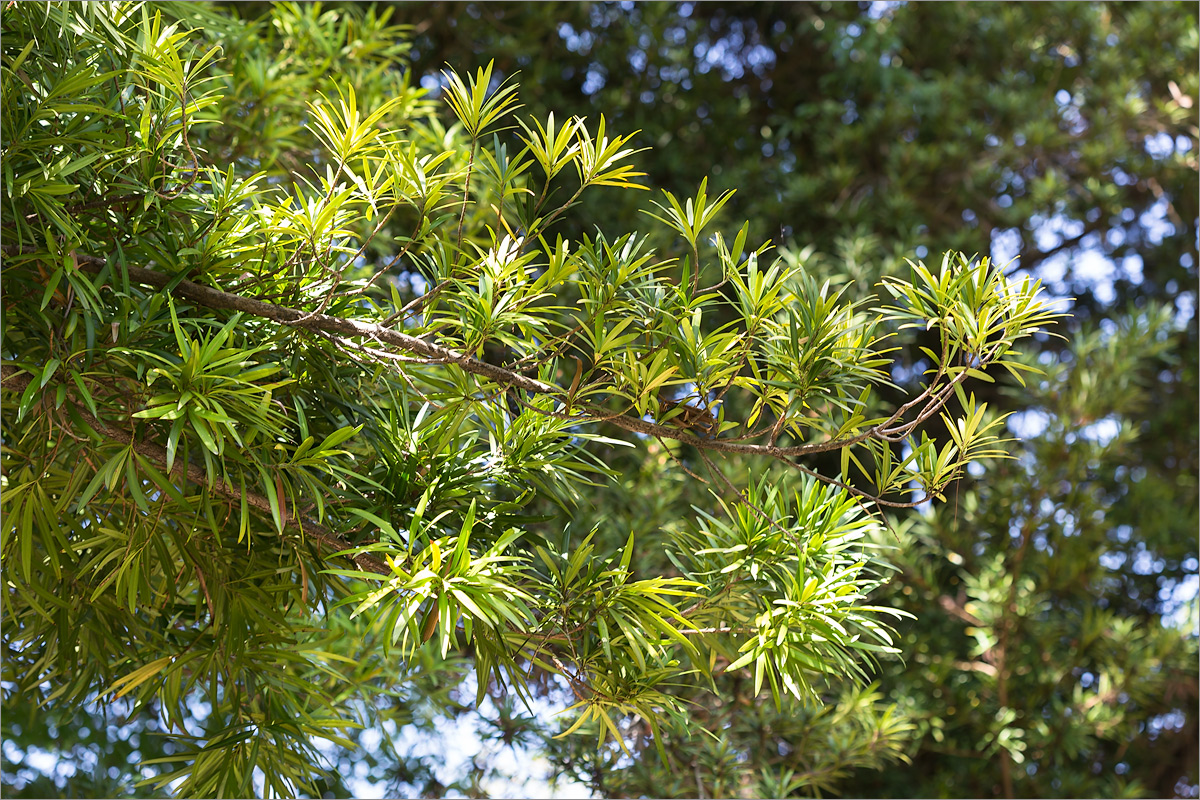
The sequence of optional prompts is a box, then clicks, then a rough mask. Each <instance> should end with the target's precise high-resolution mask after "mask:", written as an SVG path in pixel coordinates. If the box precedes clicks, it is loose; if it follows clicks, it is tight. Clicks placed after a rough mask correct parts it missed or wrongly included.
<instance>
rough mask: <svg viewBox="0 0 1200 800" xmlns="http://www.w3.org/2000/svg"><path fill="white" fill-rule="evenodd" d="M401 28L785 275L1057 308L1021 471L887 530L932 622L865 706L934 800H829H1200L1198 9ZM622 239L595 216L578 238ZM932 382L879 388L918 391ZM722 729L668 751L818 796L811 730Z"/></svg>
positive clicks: (902, 778)
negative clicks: (1188, 799) (949, 278)
mask: <svg viewBox="0 0 1200 800" xmlns="http://www.w3.org/2000/svg"><path fill="white" fill-rule="evenodd" d="M398 13H399V14H400V15H401V18H403V19H407V20H409V21H411V22H413V23H414V24H415V25H416V28H415V32H416V34H417V35H416V36H415V38H414V52H413V58H414V69H415V70H416V71H418V72H421V73H423V74H426V75H428V74H430V73H431V72H432V71H433V70H434V69H435V68H436V67H437V65H439V64H441V63H443V62H444V61H451V62H459V61H461V60H462V59H463V58H467V57H469V55H470V54H471V53H478V52H485V53H488V54H489V57H495V58H496V59H497V64H498V68H500V69H502V70H505V71H506V72H514V71H517V70H520V72H521V76H522V80H524V82H525V83H526V85H527V87H528V90H527V91H526V92H525V93H524V95H523V97H524V101H525V102H526V103H527V104H528V105H529V106H530V107H531V108H537V107H539V106H540V105H545V106H552V107H554V108H558V109H569V110H571V111H573V112H575V113H579V114H586V113H592V112H593V110H594V109H595V108H604V109H605V110H606V111H607V112H608V113H609V115H610V118H612V119H614V120H619V121H620V122H621V124H623V125H625V126H627V127H626V129H627V130H633V129H640V130H641V133H640V134H639V137H640V138H638V139H635V141H637V142H641V143H645V144H647V145H654V147H653V149H652V150H651V151H649V152H648V153H647V154H646V155H645V156H644V159H643V162H642V163H643V164H644V165H645V166H644V169H645V170H646V171H647V172H648V173H649V174H650V175H651V176H652V178H653V180H655V181H656V182H659V183H661V184H662V185H664V186H666V187H668V188H675V187H674V186H673V184H672V182H673V181H680V182H681V183H686V182H688V181H694V180H696V179H697V177H698V176H699V174H701V173H702V172H703V173H707V174H710V175H711V178H710V185H711V186H712V187H713V189H715V190H719V189H723V188H729V187H734V186H738V187H747V186H750V187H754V188H753V191H745V190H743V191H740V192H739V193H738V194H737V195H735V196H734V197H733V198H732V199H731V200H730V201H729V202H730V204H729V205H728V206H727V207H726V213H727V214H730V215H732V216H734V217H735V218H736V217H737V216H743V215H744V216H746V217H749V218H752V219H754V220H755V221H756V223H761V224H764V225H765V226H766V230H767V231H769V232H770V233H771V234H772V235H773V236H778V237H779V238H780V239H781V240H782V241H784V242H785V243H790V242H796V243H797V244H796V246H795V247H794V249H793V257H795V258H797V259H803V261H804V263H805V264H806V265H807V266H808V267H809V268H810V269H811V270H812V271H813V272H814V273H818V274H825V275H827V276H828V277H830V278H831V279H833V280H834V281H844V282H845V283H846V284H847V285H848V286H850V289H849V291H851V292H857V291H863V292H864V293H865V292H869V287H870V286H871V285H872V284H873V283H874V281H875V280H876V279H877V277H878V276H879V275H880V274H889V273H893V272H894V271H895V270H896V269H897V268H899V267H900V264H899V263H898V262H899V259H900V257H902V256H912V254H914V253H916V254H922V253H926V252H931V251H932V252H937V251H938V250H939V249H941V248H943V247H953V248H958V249H964V250H966V251H968V252H972V251H980V250H981V251H984V252H990V253H991V254H992V255H993V256H994V257H995V258H997V260H999V261H1001V262H1007V261H1008V259H1010V258H1012V257H1018V259H1019V260H1018V261H1017V263H1016V264H1015V266H1014V268H1015V269H1018V270H1021V271H1027V272H1032V273H1034V274H1037V275H1038V276H1039V277H1042V278H1043V279H1044V280H1045V281H1046V282H1047V283H1048V285H1049V286H1051V288H1052V289H1053V290H1054V292H1055V293H1056V294H1057V295H1060V296H1062V297H1064V298H1067V297H1069V298H1070V300H1069V303H1070V305H1069V308H1070V311H1071V319H1070V320H1069V321H1068V322H1067V323H1066V325H1065V328H1064V329H1063V330H1065V331H1069V333H1067V340H1069V341H1070V342H1071V344H1070V345H1067V344H1065V343H1064V342H1063V341H1061V340H1057V339H1053V338H1051V339H1046V340H1043V341H1041V342H1040V343H1039V346H1040V348H1041V352H1040V353H1039V354H1037V355H1036V356H1035V358H1036V362H1037V363H1039V364H1042V365H1043V366H1045V367H1046V368H1048V375H1047V378H1046V380H1045V381H1043V382H1039V383H1038V384H1037V385H1035V386H1033V387H1031V388H1030V389H1021V388H1019V387H1015V386H1011V385H1005V384H1004V383H1003V382H1001V383H998V384H997V385H995V386H988V387H983V388H980V389H979V391H980V392H981V393H982V394H985V395H986V396H988V398H989V400H991V401H992V402H993V403H996V404H999V407H1002V408H1005V409H1008V410H1016V411H1020V412H1022V413H1020V414H1019V415H1018V416H1017V417H1015V418H1014V427H1013V429H1014V430H1015V431H1017V432H1019V433H1022V434H1025V435H1027V436H1032V438H1031V441H1030V443H1029V444H1028V445H1027V446H1021V447H1019V448H1018V449H1017V450H1016V451H1015V452H1017V453H1018V458H1017V459H1016V461H1015V462H1005V465H1000V464H996V463H989V462H985V461H982V462H980V463H979V464H978V465H977V466H976V467H975V470H976V472H975V473H974V477H973V478H972V479H971V480H969V481H968V482H967V483H966V484H964V485H962V486H960V487H959V489H958V491H957V492H956V493H955V495H954V496H953V498H952V499H951V502H950V503H949V504H948V505H947V506H945V507H942V508H941V509H934V510H932V511H931V513H930V514H929V515H928V516H927V517H925V518H923V519H921V520H920V521H918V522H916V523H913V524H912V525H911V527H907V526H906V525H905V524H904V523H903V522H901V521H899V520H897V521H896V522H895V523H894V526H895V527H896V528H897V529H898V530H901V531H903V533H901V538H902V541H903V543H904V544H903V545H902V546H901V547H900V549H899V551H898V553H897V554H896V559H897V561H898V562H900V563H901V565H902V573H901V576H900V577H899V579H898V580H897V581H894V582H893V583H892V584H891V586H892V590H891V591H892V592H893V594H891V595H890V596H891V597H892V602H895V603H900V604H902V605H903V607H905V608H908V609H909V610H910V611H912V612H913V613H914V614H916V616H917V618H918V619H917V621H916V622H914V623H911V627H908V624H907V623H906V624H905V626H904V633H905V637H906V638H905V641H906V642H908V643H909V644H910V649H909V650H908V651H907V652H908V658H907V659H905V660H903V661H897V662H887V663H888V664H889V665H890V666H889V667H888V668H887V669H886V670H885V674H884V675H883V676H882V684H881V687H880V695H881V696H882V697H885V698H888V699H890V700H891V701H893V702H895V703H897V704H899V709H903V711H904V712H905V714H902V715H901V716H902V717H904V718H907V719H910V720H911V721H912V722H913V724H914V725H916V726H917V727H916V730H917V732H918V735H917V736H915V737H914V738H913V739H912V743H911V745H910V747H909V750H908V751H907V752H908V753H909V754H910V755H911V757H912V758H913V759H914V761H915V762H916V764H917V766H918V767H919V768H915V769H898V770H897V769H894V770H888V771H887V772H885V773H876V772H867V771H864V772H862V773H858V774H855V775H853V776H852V778H851V779H850V780H843V781H841V782H840V783H839V784H838V786H839V787H840V790H841V791H844V792H846V793H850V794H854V793H860V794H863V795H865V796H932V795H940V794H951V795H960V796H978V795H984V794H1006V795H1016V794H1026V795H1041V796H1052V795H1061V796H1082V795H1109V794H1118V793H1120V794H1146V795H1151V796H1155V795H1157V796H1162V795H1169V794H1172V793H1176V792H1178V793H1182V794H1185V795H1186V794H1189V793H1191V794H1195V791H1196V790H1195V785H1196V784H1197V780H1198V778H1197V767H1196V760H1195V752H1196V747H1195V735H1196V727H1197V721H1196V717H1195V697H1196V666H1195V639H1194V635H1195V616H1194V612H1192V614H1193V616H1190V617H1189V616H1187V615H1186V614H1182V611H1181V608H1180V604H1181V603H1188V606H1187V607H1188V608H1194V599H1189V598H1194V596H1195V586H1196V570H1197V554H1196V539H1195V531H1196V529H1197V518H1196V507H1197V493H1196V475H1197V464H1196V452H1197V438H1198V437H1197V431H1196V404H1195V398H1196V395H1197V391H1198V387H1197V382H1196V360H1197V353H1196V341H1197V335H1196V317H1195V285H1196V263H1197V253H1196V241H1197V194H1198V190H1197V160H1196V158H1197V157H1196V153H1197V107H1196V98H1197V74H1196V69H1195V64H1196V58H1197V48H1196V43H1197V36H1196V18H1195V10H1194V8H1193V7H1191V6H1184V5H1180V4H1174V3H1155V4H1120V3H1097V4H1087V5H1084V4H1039V5H1023V4H1003V5H994V4H993V5H977V4H927V3H909V4H887V3H858V4H855V3H741V4H736V5H729V4H706V3H698V4H691V3H682V4H636V5H635V4H555V5H552V6H547V5H539V6H537V7H533V6H524V5H509V4H505V5H500V4H471V3H459V4H439V5H438V6H437V7H435V8H428V9H422V10H421V11H420V13H416V9H414V8H409V7H404V6H401V7H399V8H398ZM405 15H408V16H405ZM535 42H536V44H535ZM535 54H536V55H535ZM617 108H619V109H620V111H617V110H616V109H617ZM710 165H711V167H710ZM718 168H719V169H718ZM629 212H630V209H628V208H626V207H621V206H619V205H617V204H616V203H614V202H609V201H607V200H606V202H605V203H603V204H597V205H596V206H593V207H589V213H588V218H589V219H596V218H604V216H605V215H607V214H611V215H612V216H613V217H618V218H624V215H626V214H628V213H629ZM809 245H813V246H814V249H812V250H807V249H806V248H807V247H808V246H809ZM917 344H919V342H916V341H914V342H912V344H910V345H909V346H910V347H912V346H914V345H917ZM909 352H910V353H911V356H910V360H909V362H908V363H909V364H910V365H912V364H915V363H917V362H918V361H919V358H920V353H919V351H917V350H915V349H913V350H910V351H909ZM917 374H918V373H917V372H906V371H903V370H898V371H896V372H895V373H894V375H893V377H894V378H895V379H896V380H897V383H898V384H900V385H901V386H905V385H906V382H907V381H908V380H911V379H912V378H913V377H915V376H916V375H917ZM1014 447H1016V446H1015V445H1014ZM675 469H676V467H675V465H674V464H673V462H671V461H670V459H669V458H666V457H664V459H663V462H662V466H661V471H659V472H656V473H651V474H648V475H645V476H644V477H641V476H639V480H644V481H645V484H646V485H654V486H672V485H676V484H678V485H681V486H683V487H686V486H687V485H688V482H687V481H676V482H674V483H673V482H672V481H671V480H670V478H669V477H668V476H669V475H671V474H672V472H673V471H674V470H675ZM975 481H977V482H978V483H977V484H976V485H975V486H972V485H971V484H972V483H973V482H975ZM680 494H681V495H685V494H686V492H685V490H681V492H680ZM679 502H680V507H686V506H687V504H688V503H689V502H693V500H692V499H691V498H687V497H683V498H681V500H680V501H679ZM619 507H620V498H617V497H614V498H609V499H608V500H607V501H606V503H605V508H606V509H610V511H609V513H610V514H619V513H622V512H619V511H613V510H611V509H614V508H619ZM630 507H631V511H630V513H632V514H645V513H647V509H646V507H645V506H644V505H643V504H630ZM655 513H657V514H660V515H661V516H662V517H663V518H669V517H671V516H672V514H673V513H674V512H673V511H672V510H670V509H669V508H664V509H662V510H656V511H655ZM1010 595H1011V598H1010ZM731 692H736V689H735V688H734V687H726V689H725V691H723V692H722V697H725V698H731V697H733V698H736V697H737V695H736V693H733V694H731ZM749 708H753V709H755V710H756V711H759V712H761V715H759V714H749V713H747V709H749ZM710 713H711V718H710V722H709V728H710V730H713V731H723V732H725V733H723V734H722V737H723V738H722V739H721V743H720V745H718V746H715V747H714V748H709V747H708V745H707V744H706V742H707V741H708V740H706V739H704V738H699V739H684V740H681V742H680V745H679V747H680V751H681V752H691V753H702V755H701V756H700V757H698V759H697V763H696V764H695V767H696V770H698V771H697V772H696V773H695V774H694V775H693V777H694V778H695V779H696V780H699V781H700V782H701V784H702V785H704V786H708V787H714V786H716V787H734V786H736V787H739V788H738V789H737V791H739V792H744V793H745V794H747V795H754V794H756V793H757V794H764V793H765V794H770V795H776V794H784V793H786V792H784V791H782V789H783V788H787V787H788V785H789V784H788V783H787V782H786V781H785V782H784V783H782V784H781V783H778V782H777V781H780V780H783V776H786V775H788V774H789V771H790V773H791V778H794V777H796V776H805V775H813V774H815V773H817V772H819V771H820V770H819V769H817V768H815V767H814V766H813V765H812V764H809V763H806V762H805V761H804V759H803V754H802V750H801V749H800V748H795V747H793V746H792V743H794V742H796V741H798V740H801V739H802V738H803V733H802V731H804V730H808V728H807V727H806V726H807V724H808V723H807V721H806V720H804V719H803V718H802V717H801V718H797V716H796V715H795V714H794V713H792V712H790V711H789V713H788V714H785V715H774V714H773V713H772V709H770V707H769V706H766V707H764V705H762V704H758V703H756V702H755V701H753V700H752V699H750V698H748V697H742V698H740V699H732V700H730V702H729V703H728V704H726V705H722V706H721V707H718V708H715V709H713V710H712V711H711V712H710ZM847 741H853V740H852V739H847ZM560 758H561V761H562V763H563V764H564V767H565V768H566V769H567V770H568V771H572V772H575V773H576V774H580V775H582V776H583V777H585V778H587V779H590V780H592V781H593V782H594V783H596V784H597V785H598V786H602V788H603V789H605V790H606V791H610V792H626V793H630V794H637V793H639V792H643V791H649V790H648V789H647V787H654V789H653V791H651V793H652V794H659V793H661V792H662V791H663V789H661V788H660V787H670V786H675V784H673V783H672V782H671V780H669V779H668V778H667V777H666V776H665V775H664V774H663V773H662V771H661V770H659V769H657V768H656V766H655V763H654V762H653V760H652V759H644V760H642V761H640V762H638V763H637V764H635V765H634V766H632V767H631V768H630V769H629V770H626V771H624V772H621V771H616V770H614V765H616V764H617V763H624V762H619V759H618V758H617V755H616V754H615V753H612V754H610V756H609V757H602V758H601V759H600V760H599V762H596V761H593V760H590V756H589V754H588V753H584V752H582V751H581V750H580V749H571V750H570V751H569V752H565V753H563V754H561V756H560ZM581 764H586V766H585V767H581ZM763 769H766V771H767V772H766V773H765V774H764V773H763V772H762V770H763ZM791 778H789V780H791ZM768 780H769V781H776V782H768V783H759V782H760V781H768ZM601 781H603V782H604V783H603V784H601V783H600V782H601ZM793 790H795V791H801V790H802V788H801V787H798V786H797V787H792V788H789V789H788V791H789V792H790V791H793ZM674 791H676V792H677V793H679V794H694V793H696V792H697V786H696V785H695V781H693V783H692V784H690V785H679V786H678V787H677V788H676V789H675V790H674ZM729 791H732V790H729Z"/></svg>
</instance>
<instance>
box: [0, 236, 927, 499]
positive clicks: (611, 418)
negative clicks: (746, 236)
mask: <svg viewBox="0 0 1200 800" xmlns="http://www.w3.org/2000/svg"><path fill="white" fill-rule="evenodd" d="M4 252H6V253H9V254H32V253H35V252H37V251H36V250H35V249H34V248H30V247H24V248H22V247H5V248H4ZM77 259H78V263H79V266H80V268H81V269H84V270H87V271H90V272H99V271H100V269H101V268H102V267H103V266H104V265H105V264H106V261H105V260H104V259H102V258H97V257H95V256H85V255H79V256H77ZM123 269H125V271H126V273H127V274H128V276H129V279H130V280H132V281H136V282H138V283H141V284H145V285H147V286H154V287H156V288H159V289H165V288H167V286H168V285H169V284H170V283H171V282H172V281H173V280H175V278H174V277H173V276H170V275H166V274H164V273H162V272H158V271H156V270H152V269H145V268H143V267H135V266H132V265H127V266H125V267H124V268H123ZM171 294H173V295H174V296H176V297H180V298H183V299H185V300H189V301H191V302H193V303H196V304H197V305H201V306H204V307H206V308H211V309H229V310H232V311H240V312H243V313H246V314H251V315H253V316H256V317H261V318H263V319H269V320H273V321H275V322H278V323H280V324H283V325H291V326H294V327H296V328H302V329H305V330H310V331H320V332H324V333H334V334H340V335H342V336H361V337H366V338H369V339H374V340H375V341H377V342H379V343H381V344H387V345H391V346H393V347H398V348H400V349H401V350H406V351H408V352H410V353H416V354H418V355H421V356H424V357H426V358H427V359H429V360H430V363H442V364H454V365H455V366H457V367H458V368H459V369H461V370H463V371H464V372H468V373H471V374H473V375H478V376H480V377H482V378H487V379H488V380H492V381H495V382H497V383H502V384H506V385H509V386H513V387H515V388H518V389H522V390H524V391H527V392H531V393H534V394H548V395H551V396H554V397H557V398H558V399H559V400H560V401H562V402H563V404H564V407H565V405H566V403H567V402H568V401H569V400H570V397H569V395H568V392H567V390H565V389H563V388H562V387H560V386H555V385H553V384H548V383H543V382H542V381H539V380H535V379H533V378H529V377H526V376H525V375H522V374H520V373H518V372H514V371H512V370H510V369H505V368H504V367H499V366H496V365H494V364H489V363H487V362H485V361H480V360H479V359H477V358H474V357H472V356H469V355H466V354H463V353H460V352H457V351H455V350H451V349H450V348H447V347H442V346H440V345H437V344H434V343H432V342H428V341H425V340H424V339H421V338H418V337H416V336H409V335H408V334H405V333H400V332H399V331H396V330H393V329H391V328H387V327H384V326H382V325H378V324H375V323H370V322H360V321H358V320H352V319H345V318H342V317H334V316H329V315H326V314H313V313H311V312H306V311H301V310H299V309H295V308H290V307H288V306H281V305H276V304H273V303H266V302H263V301H261V300H255V299H253V298H249V297H244V296H242V295H238V294H230V293H229V292H223V291H220V290H219V289H213V288H210V287H208V286H203V285H201V284H198V283H194V282H192V281H189V280H180V281H179V282H178V284H177V285H176V286H175V288H174V289H172V290H171ZM928 391H929V390H928V389H927V390H926V393H928ZM925 396H926V395H922V397H919V398H917V400H920V399H923V397H925ZM578 407H579V409H580V410H581V411H582V412H584V414H583V415H582V416H571V415H562V414H557V413H555V412H542V413H549V414H550V415H551V416H555V417H557V418H563V419H571V420H574V421H575V422H578V423H586V422H592V421H596V420H597V419H603V420H604V421H607V422H611V423H612V424H613V425H615V426H617V427H618V428H622V429H623V430H627V431H631V432H633V433H642V434H645V435H647V436H657V437H661V438H665V439H674V440H676V441H680V442H684V443H685V444H690V445H692V446H693V447H696V448H699V449H702V450H715V451H717V452H723V453H737V454H743V455H753V456H765V457H770V458H776V459H780V460H785V461H786V460H788V459H791V458H795V457H800V456H809V455H813V454H816V453H826V452H830V451H833V450H841V449H842V448H845V447H850V446H853V445H856V444H859V443H860V442H863V441H866V440H867V439H869V438H871V437H872V436H877V435H879V434H881V433H884V432H886V427H887V425H889V424H894V423H895V421H896V419H897V417H898V416H899V414H901V413H903V409H902V410H901V411H898V412H897V414H895V415H893V416H892V417H891V418H889V419H888V420H887V421H885V422H884V423H881V424H880V425H876V426H873V427H870V428H867V429H866V430H864V431H862V432H861V433H859V434H856V435H854V436H847V437H845V438H841V439H830V440H827V441H824V442H814V443H812V444H804V445H793V446H790V447H779V446H776V445H762V444H743V443H740V442H734V441H729V440H726V439H719V438H709V437H701V436H696V435H694V434H691V433H688V432H686V431H683V430H681V429H680V428H678V427H675V426H673V425H660V424H658V423H653V422H647V421H646V420H644V419H641V418H640V417H632V416H628V415H626V414H622V413H613V412H611V411H607V410H605V409H602V408H599V407H596V406H590V405H587V406H585V405H580V406H578ZM907 407H908V406H905V407H904V408H907ZM794 466H798V465H794ZM911 505H913V504H902V506H901V507H909V506H911Z"/></svg>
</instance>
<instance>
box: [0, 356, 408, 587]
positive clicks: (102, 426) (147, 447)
mask: <svg viewBox="0 0 1200 800" xmlns="http://www.w3.org/2000/svg"><path fill="white" fill-rule="evenodd" d="M32 381H33V376H31V375H30V374H29V373H27V372H23V371H21V370H20V369H19V368H17V367H14V366H12V365H9V364H4V365H2V366H0V386H2V388H3V390H4V391H8V392H21V391H24V390H25V388H26V387H27V386H29V384H30V383H31V382H32ZM72 410H73V411H74V412H75V413H77V414H78V415H79V416H80V418H81V419H83V421H84V422H85V423H87V424H88V425H89V426H90V427H91V428H92V429H93V430H94V431H96V433H98V434H100V435H102V436H104V437H106V438H108V439H110V440H112V441H114V442H116V443H118V444H121V445H124V446H126V447H132V448H133V450H134V452H136V453H138V454H139V455H141V456H143V457H144V458H146V459H147V460H149V461H151V462H153V463H154V465H155V466H156V467H159V468H160V469H162V470H163V471H164V472H167V451H166V448H163V447H160V446H159V445H156V444H154V443H152V442H147V441H143V440H139V439H137V438H135V437H134V435H133V434H132V433H130V432H129V431H127V430H124V429H123V428H118V427H115V426H113V425H111V424H109V423H108V422H105V421H104V420H102V419H97V418H96V417H93V416H92V415H91V414H89V413H88V412H87V411H85V410H83V409H82V408H79V407H78V406H74V405H73V404H72ZM168 474H169V475H170V477H172V478H174V479H176V480H180V481H182V480H188V481H191V482H192V483H194V484H196V485H197V486H207V485H208V474H207V473H206V472H205V471H204V470H203V469H201V468H200V467H199V466H197V465H195V464H186V465H185V464H184V463H183V462H182V461H180V460H179V459H176V461H175V464H174V465H173V466H172V468H171V470H170V472H169V473H168ZM210 489H211V490H212V491H213V492H214V493H215V494H218V495H220V496H221V497H224V498H226V499H228V500H236V501H237V502H239V503H240V502H241V500H242V494H241V492H239V491H237V490H236V489H234V488H233V486H231V485H230V484H229V483H227V482H225V481H217V482H214V484H213V485H212V486H211V487H210ZM246 504H247V505H249V506H251V507H252V508H254V509H256V510H257V511H260V512H262V513H263V514H267V515H269V514H270V513H271V501H270V500H268V499H267V498H266V497H264V496H263V495H260V494H256V493H254V492H250V491H247V492H246ZM286 524H287V525H288V527H291V528H295V529H296V530H297V531H299V532H300V534H301V535H302V536H309V537H311V538H313V539H315V540H317V541H318V542H319V543H320V544H321V545H322V546H323V547H324V548H325V549H327V550H331V551H334V552H337V551H341V550H349V549H351V548H352V547H353V546H354V545H352V544H350V543H349V542H347V541H346V540H345V539H343V538H342V537H341V536H339V535H338V534H336V533H334V532H333V531H332V530H330V529H329V528H327V527H325V526H324V525H321V524H319V523H317V522H312V521H308V522H301V521H300V520H298V519H297V518H296V517H295V516H291V517H289V518H288V521H287V523H286ZM351 558H352V560H353V561H354V563H355V564H356V565H358V567H359V569H361V570H364V571H366V572H374V573H377V574H379V575H389V576H390V575H391V574H392V570H391V569H390V568H389V567H388V565H387V564H385V563H384V562H383V561H382V560H381V559H379V558H378V557H376V556H373V555H371V554H369V553H360V554H357V555H354V556H351Z"/></svg>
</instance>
